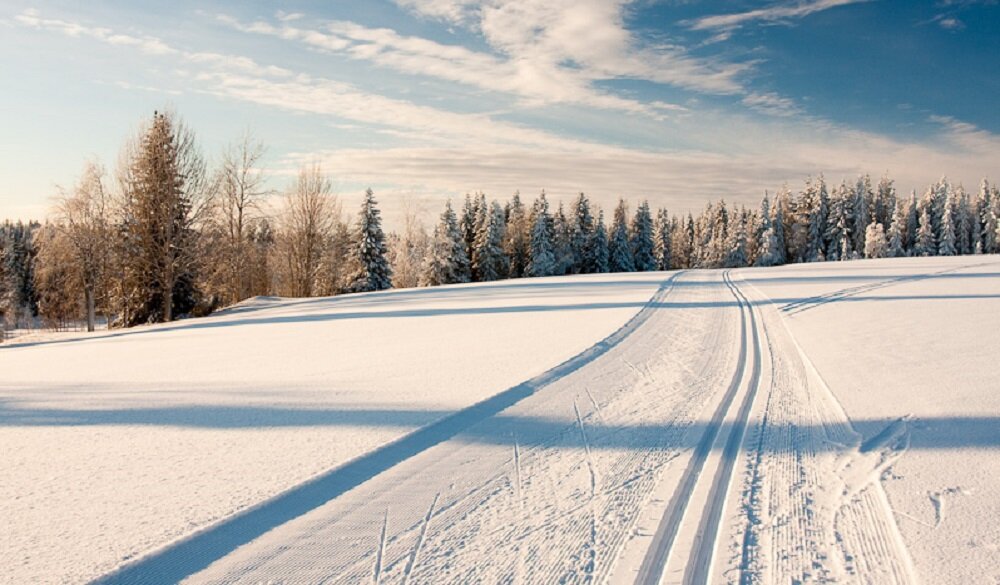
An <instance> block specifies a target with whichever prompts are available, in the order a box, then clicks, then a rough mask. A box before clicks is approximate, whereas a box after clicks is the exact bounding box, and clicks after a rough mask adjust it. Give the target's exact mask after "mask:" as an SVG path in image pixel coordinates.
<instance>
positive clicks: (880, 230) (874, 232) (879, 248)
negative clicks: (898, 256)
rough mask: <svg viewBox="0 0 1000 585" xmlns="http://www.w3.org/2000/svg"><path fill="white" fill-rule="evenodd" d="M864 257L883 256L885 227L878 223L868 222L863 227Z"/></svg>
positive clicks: (884, 254) (884, 250)
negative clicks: (864, 232) (866, 225)
mask: <svg viewBox="0 0 1000 585" xmlns="http://www.w3.org/2000/svg"><path fill="white" fill-rule="evenodd" d="M865 231H866V232H867V233H866V234H865V258H885V256H886V243H885V228H884V227H883V226H882V224H880V223H870V224H868V227H867V228H865Z"/></svg>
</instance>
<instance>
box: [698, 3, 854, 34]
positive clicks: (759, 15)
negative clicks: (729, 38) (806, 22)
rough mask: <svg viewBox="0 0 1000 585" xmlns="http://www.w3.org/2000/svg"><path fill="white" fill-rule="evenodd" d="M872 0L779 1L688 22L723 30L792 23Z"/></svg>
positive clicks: (704, 27)
mask: <svg viewBox="0 0 1000 585" xmlns="http://www.w3.org/2000/svg"><path fill="white" fill-rule="evenodd" d="M870 1H871V0H800V1H796V2H779V3H776V4H772V5H771V6H768V7H766V8H758V9H755V10H748V11H746V12H736V13H732V14H718V15H714V16H705V17H703V18H698V19H695V20H692V21H690V22H688V26H689V27H690V28H691V29H692V30H723V31H731V30H734V29H737V28H740V27H742V26H744V25H746V24H749V23H753V22H759V23H764V24H778V23H790V22H791V21H793V20H796V19H800V18H804V17H806V16H809V15H810V14H814V13H816V12H822V11H824V10H829V9H831V8H836V7H838V6H847V5H849V4H858V3H862V2H870Z"/></svg>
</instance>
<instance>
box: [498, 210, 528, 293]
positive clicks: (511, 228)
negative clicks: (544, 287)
mask: <svg viewBox="0 0 1000 585" xmlns="http://www.w3.org/2000/svg"><path fill="white" fill-rule="evenodd" d="M505 233H506V237H505V238H504V252H505V253H506V254H507V258H508V259H509V260H510V269H509V271H508V275H509V277H510V278H521V277H522V276H524V275H525V271H526V270H527V267H528V262H529V260H530V258H531V224H529V223H528V214H527V213H526V212H525V209H524V204H523V203H521V194H520V193H517V192H515V193H514V196H513V197H511V199H510V203H509V204H508V205H507V228H506V230H505Z"/></svg>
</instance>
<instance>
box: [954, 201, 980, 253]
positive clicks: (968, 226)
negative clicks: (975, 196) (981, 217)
mask: <svg viewBox="0 0 1000 585" xmlns="http://www.w3.org/2000/svg"><path fill="white" fill-rule="evenodd" d="M954 207H955V240H956V241H955V248H956V250H957V251H958V253H959V254H972V253H973V252H974V251H975V249H976V239H977V232H978V230H977V225H976V224H977V222H976V219H975V212H974V211H973V209H972V201H971V200H970V198H969V194H968V193H967V192H966V191H965V188H963V187H962V185H959V186H958V187H957V188H956V189H955V201H954Z"/></svg>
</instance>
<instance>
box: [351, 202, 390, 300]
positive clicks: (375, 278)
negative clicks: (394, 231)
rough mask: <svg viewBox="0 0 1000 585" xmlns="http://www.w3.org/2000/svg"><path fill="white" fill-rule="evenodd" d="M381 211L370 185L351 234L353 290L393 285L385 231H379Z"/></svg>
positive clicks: (382, 288) (374, 288)
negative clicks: (353, 266)
mask: <svg viewBox="0 0 1000 585" xmlns="http://www.w3.org/2000/svg"><path fill="white" fill-rule="evenodd" d="M380 215H381V213H380V212H379V210H378V204H377V202H376V201H375V193H374V192H372V190H371V189H368V190H366V191H365V198H364V201H362V203H361V211H360V213H358V223H357V227H356V229H355V235H354V254H355V261H356V263H357V267H358V268H357V270H358V272H357V274H355V275H354V278H353V279H352V282H353V284H352V285H351V290H352V291H354V292H368V291H377V290H385V289H387V288H392V268H391V267H390V266H389V260H388V259H387V258H386V253H385V252H386V251H385V234H384V233H383V232H382V219H381V217H380Z"/></svg>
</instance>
